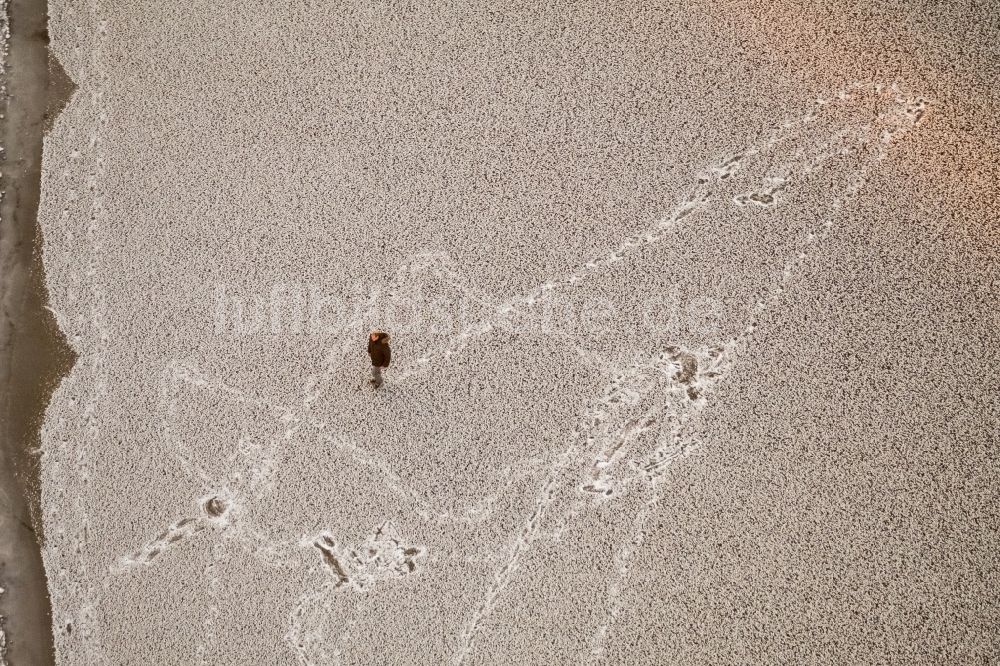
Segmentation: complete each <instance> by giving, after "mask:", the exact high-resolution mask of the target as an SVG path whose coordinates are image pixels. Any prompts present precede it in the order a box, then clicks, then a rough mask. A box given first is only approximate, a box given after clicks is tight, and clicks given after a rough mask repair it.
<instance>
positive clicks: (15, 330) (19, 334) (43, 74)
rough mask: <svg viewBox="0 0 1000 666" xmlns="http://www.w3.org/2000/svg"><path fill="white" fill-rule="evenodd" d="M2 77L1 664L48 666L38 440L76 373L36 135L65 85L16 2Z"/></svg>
mask: <svg viewBox="0 0 1000 666" xmlns="http://www.w3.org/2000/svg"><path fill="white" fill-rule="evenodd" d="M4 14H5V16H6V17H7V20H8V21H9V25H10V26H11V30H10V33H9V34H10V36H9V41H8V53H7V58H6V65H7V67H6V73H5V75H4V84H5V100H4V111H3V115H4V119H3V123H2V127H3V146H4V162H3V178H2V187H3V200H2V203H0V262H2V265H3V271H2V277H0V279H2V294H3V322H2V328H0V350H2V354H3V356H2V359H3V360H2V362H0V373H2V374H0V398H2V410H3V412H2V413H3V416H2V418H0V423H2V424H3V430H2V433H0V499H2V509H0V510H2V513H0V516H2V517H0V535H2V536H0V563H2V564H0V588H3V593H2V594H0V617H2V618H3V632H4V634H5V637H4V638H5V640H4V646H3V649H2V650H0V655H2V658H3V659H6V660H7V663H10V664H12V665H15V666H16V665H17V664H50V663H54V660H55V653H54V648H53V642H52V632H51V611H50V606H49V598H48V589H47V585H46V577H45V571H44V569H43V566H42V557H41V547H40V544H41V543H42V541H43V538H44V532H43V529H42V528H43V523H42V519H41V487H40V479H39V470H40V449H41V440H40V430H41V424H42V418H43V415H44V411H45V408H46V406H47V405H48V402H49V397H50V395H51V394H52V391H53V390H54V389H55V386H56V384H57V383H58V381H59V380H60V379H61V378H62V377H63V376H65V375H66V374H67V373H68V372H69V369H70V367H71V366H72V364H73V355H72V353H71V352H70V350H69V349H68V347H67V346H66V344H65V341H64V339H63V337H62V333H61V331H59V329H58V327H57V326H56V324H55V320H54V319H53V317H52V315H51V313H50V312H48V311H47V310H46V309H45V306H46V305H47V300H48V295H47V293H46V289H45V283H44V274H43V273H44V271H43V267H42V260H41V238H40V235H39V233H40V232H39V227H38V223H37V212H38V201H39V188H40V186H41V157H42V135H43V132H44V131H45V130H47V129H48V128H50V127H51V125H52V121H53V120H54V118H55V117H56V116H57V115H58V113H59V111H60V110H61V109H62V107H63V106H65V104H66V103H67V102H68V101H69V97H70V94H71V92H72V83H71V82H69V81H68V79H66V77H65V74H64V73H62V71H61V69H60V68H59V66H58V63H50V62H49V55H48V48H47V47H48V34H47V31H46V3H45V2H37V1H24V0H14V1H12V2H10V3H7V4H6V6H5V7H4Z"/></svg>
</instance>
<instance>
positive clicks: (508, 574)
mask: <svg viewBox="0 0 1000 666" xmlns="http://www.w3.org/2000/svg"><path fill="white" fill-rule="evenodd" d="M872 87H873V88H874V89H875V91H876V93H882V90H883V87H882V86H881V85H879V84H873V85H872ZM858 89H859V88H857V87H855V88H853V90H858ZM849 90H852V89H849ZM888 91H889V94H890V95H893V96H894V100H893V101H894V102H895V106H891V105H890V107H889V108H888V109H887V110H885V111H884V112H883V113H881V114H879V116H878V118H877V122H876V126H875V128H874V129H875V131H876V132H877V139H874V140H869V139H868V138H866V135H867V134H868V131H867V130H868V128H863V129H864V131H863V132H862V136H861V137H860V144H859V146H858V147H857V149H866V148H867V147H868V146H869V145H874V146H875V148H876V150H875V152H874V154H873V156H872V157H870V158H869V160H868V161H867V162H866V164H865V166H863V167H862V169H861V170H860V171H859V172H858V173H857V174H856V176H857V177H856V178H854V179H853V180H852V182H851V183H850V185H849V186H848V187H847V189H846V190H845V191H844V193H843V194H842V195H840V196H838V197H837V199H836V200H835V201H834V202H833V203H832V204H831V209H839V208H840V207H842V205H843V204H844V202H845V201H846V200H848V199H850V198H852V197H854V196H856V195H857V193H858V192H859V191H860V189H861V187H862V186H863V184H864V182H865V181H866V177H867V171H868V169H869V168H870V165H871V164H878V163H880V162H881V161H882V160H884V159H885V157H886V156H887V154H888V150H889V147H890V145H891V144H892V143H893V142H894V141H896V140H897V139H898V138H900V137H902V136H903V135H905V134H906V133H907V132H908V131H909V130H910V129H912V127H913V126H915V125H916V123H917V122H918V121H919V119H920V118H921V117H922V115H923V113H924V104H925V103H924V101H923V100H922V99H920V98H917V99H916V100H915V101H914V100H913V99H910V98H906V97H903V96H902V95H901V93H900V92H899V90H898V87H896V86H895V85H893V86H892V87H890V88H889V89H888ZM845 94H847V95H849V94H850V92H847V93H841V94H838V98H841V99H842V98H843V97H842V96H843V95H845ZM813 113H814V112H813V111H811V112H810V113H809V114H807V116H808V117H809V119H810V120H811V119H812V118H813V117H815V116H813V115H811V114H813ZM807 122H808V121H807ZM838 152H839V151H835V152H833V153H826V154H821V155H820V156H818V157H817V158H814V159H813V160H811V161H810V162H809V164H808V167H807V171H806V173H811V172H814V171H816V170H818V169H819V168H820V167H821V166H822V165H823V164H824V163H825V162H826V161H828V160H829V159H830V158H831V157H833V156H834V155H836V154H837V153H838ZM787 182H788V181H787V179H785V180H783V181H782V182H781V183H780V184H781V185H785V184H786V183H787ZM735 203H737V204H738V205H740V204H741V202H739V201H736V202H735ZM744 203H745V202H744ZM831 228H832V223H831V222H830V221H827V222H825V223H824V224H823V225H822V228H821V229H820V230H819V231H818V232H811V233H810V234H809V236H808V237H807V239H806V243H807V244H809V245H810V246H812V245H815V244H816V243H817V242H818V241H819V240H821V239H822V238H824V237H825V236H826V235H827V234H828V233H829V231H830V229H831ZM807 256H808V255H807V253H806V252H805V251H800V252H799V253H798V254H797V255H796V256H795V257H794V258H792V259H790V260H789V261H788V262H787V263H786V265H785V267H784V269H783V271H782V276H781V279H780V280H779V282H778V284H777V286H775V287H774V288H773V289H772V291H771V293H770V294H769V295H768V296H767V297H766V298H765V299H764V300H763V301H761V302H759V303H758V304H757V306H756V307H755V308H754V310H753V313H752V315H751V318H750V320H749V322H748V324H747V326H746V327H745V329H744V330H743V332H742V333H741V334H740V335H739V336H738V337H736V338H734V339H732V340H730V341H729V342H728V343H726V344H725V345H724V346H723V347H722V348H721V349H719V350H718V353H717V354H716V355H715V360H714V363H713V373H714V375H713V379H712V380H711V382H709V383H706V385H705V386H704V387H703V389H702V396H704V395H705V394H708V393H709V392H711V390H712V389H713V388H714V387H715V385H716V384H717V382H718V379H719V378H721V377H722V376H724V374H725V371H726V370H727V369H728V368H729V366H730V365H731V363H732V360H733V359H734V358H735V357H736V355H737V354H738V352H739V349H740V348H741V347H742V346H743V345H744V344H745V343H746V342H747V341H748V340H749V338H750V336H752V335H753V332H754V331H755V329H756V325H757V322H758V321H759V319H760V317H761V315H762V314H763V313H764V312H765V311H766V310H767V309H768V307H770V306H771V305H773V304H774V303H776V302H777V301H778V300H779V299H780V298H781V295H782V293H783V292H784V285H785V284H786V283H787V282H788V281H789V279H790V277H791V275H792V273H793V271H794V269H795V268H796V267H797V266H799V265H800V264H801V262H802V261H803V260H804V259H805V258H806V257H807ZM664 357H665V355H664V354H661V355H660V356H659V357H656V358H654V359H653V361H651V362H647V363H646V364H643V365H641V366H638V367H637V368H636V369H635V370H633V371H631V372H629V371H626V373H624V374H623V375H621V376H620V377H618V378H616V380H614V381H613V382H612V384H611V386H610V388H611V395H608V394H607V393H606V394H605V397H604V398H602V399H600V400H598V401H597V403H596V407H592V408H591V410H590V411H589V412H588V414H587V415H586V416H585V417H584V419H583V423H584V424H586V427H587V429H589V430H593V429H595V428H596V427H598V426H600V425H601V422H602V419H603V418H604V417H605V415H606V414H607V412H606V411H605V409H604V408H605V407H606V406H608V404H609V402H610V399H611V398H612V397H618V398H619V399H620V397H621V395H620V394H619V395H617V396H616V395H615V392H616V391H617V390H619V389H620V388H621V386H622V384H623V383H624V382H626V381H627V380H628V379H629V378H630V376H632V377H634V376H636V374H638V376H640V377H641V373H642V370H641V368H642V367H645V368H647V369H656V368H657V366H661V365H662V364H663V362H664ZM636 370H638V373H636ZM704 405H705V402H704V398H701V399H700V400H699V401H694V402H693V403H692V406H691V409H688V410H683V411H682V413H680V414H673V415H672V416H673V417H674V421H673V422H674V423H675V424H676V425H675V426H674V432H673V437H672V438H671V439H672V441H671V442H669V443H668V445H667V446H665V447H661V450H659V451H658V453H659V454H660V457H661V460H659V461H657V460H655V458H654V460H653V464H652V465H651V466H647V467H646V468H645V470H646V471H647V473H649V478H648V483H649V485H650V486H651V488H652V490H653V492H652V499H651V501H650V502H649V503H647V505H646V506H645V507H644V508H643V509H642V510H640V512H639V513H638V514H637V515H635V516H633V521H634V522H635V523H636V536H634V537H633V540H632V545H631V546H625V547H623V549H622V551H621V555H620V559H621V566H620V569H619V572H620V575H619V580H618V581H617V582H616V583H615V584H613V585H612V586H611V588H610V589H611V590H612V592H613V596H614V597H615V598H614V599H612V604H611V609H610V611H609V617H608V620H607V621H606V622H605V623H604V624H602V625H601V627H599V628H598V631H597V632H596V634H595V637H594V641H593V644H592V646H591V658H592V660H599V659H600V658H601V657H602V656H603V650H604V643H605V640H606V637H607V634H608V632H609V630H610V626H611V624H612V623H613V621H614V619H615V617H616V616H617V613H618V605H617V595H618V593H620V590H621V587H622V585H623V584H624V580H625V578H626V576H627V573H628V563H629V561H630V558H631V555H632V553H634V552H635V550H636V549H637V548H638V547H640V546H641V545H642V536H641V535H642V529H643V526H644V525H645V522H646V520H647V519H648V517H649V515H651V514H652V511H653V509H654V508H655V505H656V503H657V502H658V499H659V496H658V493H657V492H656V486H657V481H658V479H659V478H660V477H661V475H662V474H663V472H664V471H665V470H666V468H667V467H668V466H669V465H670V464H672V463H673V462H674V461H675V460H677V459H679V458H680V457H682V456H684V455H686V454H687V453H688V452H690V451H691V450H693V449H694V446H695V445H694V444H693V443H692V442H685V441H684V437H683V432H684V429H685V426H686V425H687V424H688V422H689V421H690V420H691V419H692V418H696V417H697V415H698V414H699V413H700V412H701V411H702V408H703V407H704ZM661 419H662V415H661ZM587 443H590V441H587ZM579 444H580V429H579V428H578V429H577V431H576V432H575V433H574V435H573V437H572V438H571V441H570V445H569V447H568V448H567V449H566V450H565V451H564V452H563V454H562V455H561V456H560V457H559V458H558V459H557V461H556V463H555V464H554V465H553V466H552V468H551V469H550V473H549V476H548V478H547V479H546V481H545V482H544V483H543V485H542V486H541V489H540V492H539V494H538V500H537V501H536V504H535V509H534V511H533V512H532V513H531V514H530V515H529V516H528V518H527V520H526V521H525V523H524V524H523V525H522V527H521V530H520V533H519V534H518V536H517V538H516V539H515V541H514V543H513V545H512V546H511V549H510V553H509V556H508V558H507V561H506V562H505V563H504V564H503V565H502V566H501V568H500V569H499V570H498V571H497V572H496V574H495V576H494V583H493V585H491V586H490V587H489V588H488V589H487V590H486V593H485V595H484V598H483V600H482V601H481V603H480V604H479V605H478V606H477V607H476V608H475V609H474V611H473V613H472V615H471V616H470V618H469V620H468V622H467V623H466V625H465V627H463V629H462V631H461V633H460V634H459V637H458V638H459V649H458V652H457V653H456V654H455V656H454V659H453V664H461V663H463V662H464V660H465V658H466V657H467V656H468V655H469V654H470V653H471V650H472V648H473V642H474V638H475V635H476V633H477V632H478V629H479V626H480V623H481V622H482V620H483V619H484V618H485V617H486V616H488V615H489V614H490V613H491V612H492V610H493V608H494V607H495V604H496V602H497V600H498V599H499V597H500V595H501V594H502V593H503V591H504V590H505V589H506V587H507V586H508V585H509V583H510V580H511V579H512V577H513V575H514V573H515V572H516V571H517V565H518V562H519V560H520V559H521V557H523V555H524V553H525V552H527V551H528V550H529V549H530V543H531V541H533V540H534V539H535V538H536V536H537V533H538V530H539V529H540V524H541V520H542V518H543V516H544V514H545V512H546V510H547V508H548V506H549V504H550V503H551V502H552V500H553V498H554V495H555V491H556V485H557V483H558V477H559V474H560V473H561V472H562V471H563V470H564V469H565V468H566V467H568V466H569V465H570V464H572V463H573V462H574V461H575V459H576V458H577V457H578V455H579V453H580V445H579ZM574 511H575V510H571V511H570V514H571V515H572V514H573V513H574Z"/></svg>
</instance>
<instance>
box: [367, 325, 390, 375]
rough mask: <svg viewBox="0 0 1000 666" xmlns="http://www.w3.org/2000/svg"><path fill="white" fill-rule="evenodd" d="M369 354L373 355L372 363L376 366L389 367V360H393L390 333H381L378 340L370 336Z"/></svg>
mask: <svg viewBox="0 0 1000 666" xmlns="http://www.w3.org/2000/svg"><path fill="white" fill-rule="evenodd" d="M368 355H369V356H371V358H372V365H374V366H375V367H377V368H388V367H389V361H390V360H392V350H391V349H389V334H388V333H379V334H378V339H376V340H372V338H371V336H370V335H369V336H368Z"/></svg>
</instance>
